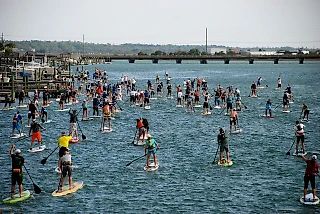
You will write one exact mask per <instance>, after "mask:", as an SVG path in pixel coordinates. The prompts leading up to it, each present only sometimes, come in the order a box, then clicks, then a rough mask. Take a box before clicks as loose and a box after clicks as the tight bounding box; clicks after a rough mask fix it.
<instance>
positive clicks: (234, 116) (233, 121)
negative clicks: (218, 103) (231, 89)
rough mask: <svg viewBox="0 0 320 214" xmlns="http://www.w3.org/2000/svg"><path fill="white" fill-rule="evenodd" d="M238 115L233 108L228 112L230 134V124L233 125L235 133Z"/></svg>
mask: <svg viewBox="0 0 320 214" xmlns="http://www.w3.org/2000/svg"><path fill="white" fill-rule="evenodd" d="M238 120H239V118H238V113H237V110H236V109H235V108H234V109H233V110H231V112H230V133H232V124H233V125H234V131H237V123H238Z"/></svg>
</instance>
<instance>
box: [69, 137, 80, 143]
mask: <svg viewBox="0 0 320 214" xmlns="http://www.w3.org/2000/svg"><path fill="white" fill-rule="evenodd" d="M79 141H80V139H79V138H76V137H74V138H72V139H71V140H69V143H78V142H79Z"/></svg>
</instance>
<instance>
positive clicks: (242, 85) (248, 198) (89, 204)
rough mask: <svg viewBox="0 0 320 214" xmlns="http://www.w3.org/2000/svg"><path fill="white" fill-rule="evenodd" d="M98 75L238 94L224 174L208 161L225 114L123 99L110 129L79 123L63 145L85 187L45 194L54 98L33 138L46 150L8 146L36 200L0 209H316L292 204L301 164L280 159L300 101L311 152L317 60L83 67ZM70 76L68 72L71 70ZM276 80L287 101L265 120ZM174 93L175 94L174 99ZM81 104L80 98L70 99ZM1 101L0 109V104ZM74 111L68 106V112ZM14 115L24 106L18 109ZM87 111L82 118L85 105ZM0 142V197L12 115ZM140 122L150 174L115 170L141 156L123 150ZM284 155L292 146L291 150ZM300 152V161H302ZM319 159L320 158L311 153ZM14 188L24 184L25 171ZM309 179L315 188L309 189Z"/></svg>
mask: <svg viewBox="0 0 320 214" xmlns="http://www.w3.org/2000/svg"><path fill="white" fill-rule="evenodd" d="M94 67H97V68H99V69H105V70H107V71H108V74H109V78H110V81H111V82H112V83H115V81H118V80H119V79H120V77H121V75H122V74H127V75H129V77H131V78H132V77H136V78H137V79H138V82H137V85H138V87H139V88H140V89H144V88H145V87H146V86H147V80H148V79H150V80H152V81H154V80H155V76H156V74H158V73H159V74H160V75H161V78H162V79H163V78H164V73H165V71H167V72H168V73H169V74H170V76H171V77H172V83H177V84H182V82H183V80H186V79H187V78H195V77H197V76H199V77H200V78H206V79H207V81H208V83H209V87H210V90H211V93H213V92H212V91H213V88H216V87H217V85H218V84H221V85H223V86H224V87H226V86H227V85H233V86H234V88H235V87H238V88H239V89H240V90H241V95H242V99H243V103H244V105H246V106H247V107H248V109H247V110H246V111H243V112H241V113H239V125H240V127H241V128H242V129H243V133H242V134H239V135H232V136H229V144H230V151H231V159H232V160H233V161H234V165H233V166H232V167H231V168H224V167H219V166H218V165H213V164H211V163H212V161H213V159H214V156H215V152H216V149H217V142H216V138H217V132H218V129H219V128H220V127H225V128H228V126H229V124H228V117H227V116H224V115H223V114H221V115H218V113H219V112H220V110H217V109H214V110H213V112H214V113H213V115H211V116H205V117H204V116H201V115H200V111H201V109H196V112H195V113H187V112H186V111H185V109H182V108H176V107H175V106H176V101H175V100H167V99H164V98H162V99H158V100H151V110H144V109H142V108H139V107H134V108H129V106H128V104H129V102H128V101H126V100H127V98H126V97H125V98H124V101H122V102H120V105H121V107H122V108H123V109H124V111H123V112H122V113H120V116H119V117H118V118H116V120H113V121H112V126H113V129H114V131H113V132H112V133H103V134H101V133H100V132H98V131H97V130H98V127H99V125H100V122H101V121H100V120H94V121H89V122H80V125H81V128H82V131H83V133H84V134H85V135H86V136H87V140H86V141H83V142H80V143H78V144H73V145H71V146H70V147H71V153H72V155H73V163H74V164H75V165H77V166H78V168H77V169H75V170H74V171H73V178H74V181H77V180H83V181H84V184H85V186H84V187H83V189H81V190H79V191H78V192H77V193H76V194H74V195H69V196H66V197H52V196H51V193H52V192H53V191H54V189H56V187H57V185H58V182H59V175H58V174H57V173H55V172H54V168H55V166H56V163H57V152H56V153H55V154H54V155H52V156H51V157H50V158H49V159H48V160H47V163H46V164H45V165H44V166H42V165H41V164H40V161H41V159H43V158H44V157H46V156H47V155H48V154H49V153H50V152H51V151H52V150H53V149H54V148H55V147H56V145H57V144H56V141H57V139H58V137H59V136H60V132H61V131H62V130H66V129H67V128H68V126H69V124H68V119H66V118H68V117H67V113H66V112H53V111H52V110H53V109H57V108H58V104H57V103H56V102H54V103H53V104H52V105H51V106H50V107H49V109H50V111H49V117H50V118H51V119H53V120H54V123H51V124H47V125H46V127H47V129H48V130H47V131H46V132H42V136H43V140H44V142H45V144H46V145H47V146H48V147H49V149H48V150H45V151H44V152H42V153H40V154H29V153H27V152H26V150H27V149H28V147H29V144H30V142H29V140H23V141H20V142H18V143H17V147H18V148H20V149H22V150H23V153H22V154H23V156H24V157H25V159H26V162H27V165H26V166H27V168H28V169H29V172H30V174H31V175H32V178H33V180H34V181H35V183H36V184H37V185H38V186H39V187H41V189H42V192H41V194H40V195H34V196H33V197H32V198H31V199H29V200H27V201H24V202H22V203H18V204H14V205H4V204H1V205H0V209H1V210H3V211H5V212H10V211H11V212H15V213H20V212H25V213H30V212H33V213H44V212H48V213H52V212H56V213H61V212H66V213H72V212H88V213H179V212H185V213H316V212H318V213H319V212H320V208H319V207H307V206H303V205H301V203H300V202H299V198H300V197H301V196H302V191H303V175H304V169H305V163H304V162H303V161H302V159H300V158H297V157H294V156H287V155H285V154H286V152H287V151H288V149H289V148H290V146H291V144H292V142H293V140H294V134H293V130H292V129H293V125H294V123H295V120H296V119H298V118H299V115H300V109H301V104H302V102H303V101H306V102H307V104H308V105H309V106H310V108H311V112H312V113H311V114H310V118H311V122H310V123H307V124H306V126H307V128H306V131H307V133H306V150H307V151H309V152H319V153H320V151H319V143H318V139H319V137H320V134H319V130H320V129H319V122H320V118H319V114H318V112H319V110H320V109H319V106H318V104H319V88H318V87H319V80H320V78H319V75H320V63H319V62H305V64H304V65H299V64H298V62H279V64H278V65H274V64H273V62H255V64H253V65H249V64H248V62H231V64H229V65H224V64H223V63H222V62H217V63H211V64H207V65H200V64H199V63H198V62H187V61H185V62H183V64H181V65H177V64H175V63H173V62H163V61H160V62H159V64H152V63H151V62H149V61H148V62H139V61H136V63H135V64H129V63H128V62H127V61H116V62H113V64H111V65H96V66H87V67H86V68H87V69H89V70H90V71H91V74H92V71H93V69H94ZM73 70H75V68H73ZM279 74H281V77H282V81H283V85H284V86H286V85H287V84H288V83H290V84H292V91H293V93H294V101H295V103H294V104H292V105H291V107H290V110H291V112H290V113H289V114H284V113H282V112H281V108H277V109H276V110H275V111H274V112H273V114H274V115H275V116H276V117H275V118H274V119H266V118H263V117H260V116H259V115H260V114H262V113H263V112H264V107H265V102H266V100H267V99H268V98H270V99H271V101H272V102H273V107H275V106H277V105H278V104H279V103H280V101H281V100H282V95H283V93H282V92H281V91H276V90H274V88H275V87H276V86H277V77H278V75H279ZM258 76H262V77H263V85H265V84H267V85H268V86H269V87H268V88H265V89H261V90H259V91H258V94H259V95H260V97H258V98H255V99H253V98H248V94H249V91H250V85H251V83H252V81H253V80H255V81H256V80H257V77H258ZM173 94H174V95H175V90H174V93H173ZM80 100H82V98H80ZM2 105H3V104H2ZM73 107H74V108H79V109H80V105H78V106H73ZM22 113H23V115H24V118H26V114H27V110H25V109H22ZM89 113H91V114H92V111H91V109H90V110H89ZM0 114H1V117H0V126H1V129H0V130H1V131H0V132H1V142H2V143H1V144H0V164H1V165H2V168H1V174H0V195H1V198H5V197H8V196H9V192H10V176H11V175H10V169H11V162H10V157H9V154H8V153H9V149H10V145H11V143H14V141H13V140H11V139H9V138H8V135H9V134H10V131H11V119H12V116H13V114H14V111H13V110H12V111H0ZM140 116H143V117H146V118H148V119H149V123H150V134H152V135H153V136H154V137H155V138H156V139H157V140H158V141H159V142H160V146H161V149H160V150H159V151H158V153H157V154H158V160H159V162H160V168H159V170H158V171H156V172H153V173H146V172H144V171H143V166H144V164H145V159H140V160H139V161H136V162H134V163H133V164H131V165H130V166H129V167H126V166H125V165H126V164H127V163H129V162H130V161H132V160H133V159H135V158H137V157H139V156H141V155H143V149H142V147H134V146H133V145H131V141H132V140H133V137H134V134H135V119H137V118H138V117H140ZM292 151H293V150H292ZM310 154H311V153H309V154H308V157H310ZM319 158H320V156H319ZM24 183H25V185H24V188H25V189H29V190H32V189H33V186H32V183H31V181H30V179H29V178H28V176H27V174H26V173H25V180H24ZM319 183H320V182H319V178H317V184H318V186H319Z"/></svg>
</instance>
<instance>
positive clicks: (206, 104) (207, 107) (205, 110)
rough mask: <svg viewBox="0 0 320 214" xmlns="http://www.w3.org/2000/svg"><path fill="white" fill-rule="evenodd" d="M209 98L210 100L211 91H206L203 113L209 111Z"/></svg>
mask: <svg viewBox="0 0 320 214" xmlns="http://www.w3.org/2000/svg"><path fill="white" fill-rule="evenodd" d="M209 100H210V96H209V93H208V92H206V95H204V101H203V114H208V113H209Z"/></svg>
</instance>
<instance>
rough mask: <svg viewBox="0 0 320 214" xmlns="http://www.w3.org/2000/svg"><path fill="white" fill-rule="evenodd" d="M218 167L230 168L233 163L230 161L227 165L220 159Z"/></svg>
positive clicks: (225, 161) (224, 160)
mask: <svg viewBox="0 0 320 214" xmlns="http://www.w3.org/2000/svg"><path fill="white" fill-rule="evenodd" d="M218 165H219V166H225V167H229V166H232V165H233V162H232V160H230V162H229V163H228V162H227V160H226V159H224V158H223V159H222V160H221V162H220V161H218Z"/></svg>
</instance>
